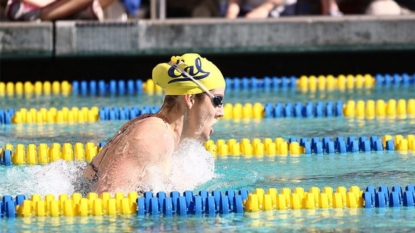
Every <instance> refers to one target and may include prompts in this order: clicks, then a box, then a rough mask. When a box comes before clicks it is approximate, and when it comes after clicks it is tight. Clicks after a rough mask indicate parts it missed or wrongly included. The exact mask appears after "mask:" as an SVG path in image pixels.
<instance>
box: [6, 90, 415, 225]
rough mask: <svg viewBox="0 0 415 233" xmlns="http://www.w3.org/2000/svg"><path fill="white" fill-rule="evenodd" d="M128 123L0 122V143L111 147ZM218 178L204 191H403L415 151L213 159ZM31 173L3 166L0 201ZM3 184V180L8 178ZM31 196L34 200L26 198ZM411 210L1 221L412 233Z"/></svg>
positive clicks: (406, 127) (396, 128)
mask: <svg viewBox="0 0 415 233" xmlns="http://www.w3.org/2000/svg"><path fill="white" fill-rule="evenodd" d="M413 93H415V92H414V90H413V88H412V87H407V88H388V89H387V92H385V88H374V89H370V90H366V89H362V90H353V91H352V90H346V91H344V92H340V91H336V92H327V91H326V92H323V91H321V92H315V93H309V92H307V93H301V92H299V91H292V90H287V91H270V92H268V93H266V92H263V91H256V92H254V91H231V92H228V93H227V97H226V101H227V102H230V103H237V102H242V103H245V102H251V103H252V102H261V103H265V102H296V101H300V102H306V101H313V102H315V101H337V100H343V101H346V100H349V99H354V100H357V99H363V100H367V99H374V100H376V99H384V100H387V99H392V98H393V99H398V98H403V99H409V98H413V97H414V95H413ZM161 101H162V96H160V95H152V96H148V95H145V94H138V95H134V96H125V97H120V96H104V97H91V96H85V97H82V96H70V97H62V96H54V97H52V96H41V97H39V98H27V97H25V96H21V97H16V96H15V97H4V98H0V104H1V106H2V108H3V109H5V108H16V109H18V108H20V107H25V108H30V107H34V108H40V107H46V108H49V107H57V108H59V107H72V106H76V107H84V106H85V107H92V106H98V107H103V106H120V107H121V106H144V105H160V104H161ZM123 123H125V121H112V122H98V123H85V124H43V125H37V124H22V125H7V126H6V125H1V126H0V146H1V147H3V146H4V144H6V143H11V144H17V143H22V144H25V145H27V144H29V143H35V144H39V143H52V142H58V143H65V142H69V143H76V142H82V143H86V142H94V143H99V142H101V141H105V140H108V139H109V138H110V137H111V136H112V135H113V134H114V132H116V131H117V130H118V128H119V127H120V126H121V125H122V124H123ZM414 129H415V119H373V120H365V119H355V118H336V117H333V118H320V119H315V118H310V119H294V118H292V119H262V120H240V121H234V120H221V121H219V122H218V123H217V125H216V126H215V134H214V135H212V139H213V140H217V139H225V140H227V139H230V138H235V139H238V140H239V139H242V138H250V139H253V138H261V139H263V138H266V137H270V138H275V137H283V138H285V139H288V138H289V137H297V138H300V137H308V138H311V137H324V136H329V137H332V138H334V137H337V136H344V137H347V136H356V137H359V136H372V135H377V136H379V137H382V136H383V135H385V134H390V135H396V134H402V135H404V136H406V135H407V134H414V132H415V130H414ZM215 166H216V169H215V174H216V176H215V178H214V179H213V180H211V181H209V182H207V183H205V184H203V185H201V186H199V187H197V188H196V190H195V191H198V190H203V189H204V190H209V191H212V190H215V189H220V190H223V191H225V190H228V189H236V190H237V189H240V188H246V189H248V190H249V191H253V190H254V189H255V188H263V189H265V190H266V189H268V188H277V189H278V190H280V189H282V188H286V187H287V188H291V189H294V188H295V187H303V188H304V189H305V190H308V189H309V188H310V187H319V188H320V189H322V188H324V187H327V186H329V187H332V188H333V189H336V188H337V187H339V186H344V187H346V188H347V189H349V188H350V186H353V185H357V186H359V187H360V188H361V189H364V188H365V187H366V186H368V185H373V186H375V187H378V186H380V185H387V186H389V187H392V186H393V185H401V186H405V185H407V184H413V183H415V181H414V177H415V176H414V175H415V169H414V167H415V153H413V152H407V153H400V152H379V153H376V152H372V153H355V154H353V153H348V154H343V155H340V154H334V155H307V156H305V155H302V156H274V157H268V156H262V157H255V156H252V157H244V156H240V157H230V156H225V157H219V156H218V157H216V159H215ZM30 169H33V167H32V168H29V166H22V167H17V166H12V167H4V166H0V176H1V177H3V180H2V184H1V188H0V190H1V192H0V196H2V195H6V194H10V195H17V194H20V193H17V190H16V188H15V186H13V185H16V182H19V180H18V179H17V178H13V179H7V177H15V176H10V175H11V174H29V173H27V171H29V170H30ZM5 177H6V179H4V178H5ZM24 194H26V195H28V196H30V194H31V193H24ZM414 217H415V210H414V209H413V208H412V209H411V208H406V207H405V208H404V207H402V208H376V209H364V208H359V209H349V208H344V209H329V210H321V209H316V210H295V211H294V210H287V211H268V212H257V213H244V214H241V215H236V214H230V215H217V216H213V217H212V216H199V217H198V216H189V217H179V216H173V217H164V216H163V217H160V216H146V217H137V216H135V215H130V216H118V217H116V218H112V217H87V218H80V217H73V218H68V217H61V218H39V217H32V218H17V219H2V220H0V232H9V231H15V232H20V231H74V232H84V231H99V232H120V231H125V232H142V231H144V232H179V231H180V232H182V231H189V232H222V231H232V232H246V231H250V232H276V231H277V230H278V232H293V231H301V232H316V231H317V232H325V231H327V232H333V231H336V232H337V231H347V232H363V231H368V232H413V231H414V230H415V222H414V221H413V219H414Z"/></svg>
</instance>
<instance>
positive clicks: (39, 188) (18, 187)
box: [0, 160, 86, 197]
mask: <svg viewBox="0 0 415 233" xmlns="http://www.w3.org/2000/svg"><path fill="white" fill-rule="evenodd" d="M85 165H86V163H85V162H67V161H64V160H58V161H56V162H53V163H50V164H48V165H44V166H40V165H37V166H26V167H19V166H12V167H9V168H7V169H6V170H5V179H4V181H3V182H4V185H1V186H0V196H3V195H13V196H14V195H18V194H24V195H26V196H27V197H30V196H32V195H33V194H40V195H41V196H45V195H46V194H54V195H55V197H58V195H59V194H63V193H66V194H68V195H72V193H74V183H75V182H76V181H77V180H78V179H79V177H80V175H81V174H82V171H83V168H84V167H85Z"/></svg>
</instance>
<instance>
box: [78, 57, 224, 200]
mask: <svg viewBox="0 0 415 233" xmlns="http://www.w3.org/2000/svg"><path fill="white" fill-rule="evenodd" d="M152 79H153V80H154V82H155V83H156V84H157V85H159V86H160V87H162V89H163V90H164V92H165V96H164V103H163V105H162V107H161V109H160V111H159V112H158V113H156V114H154V115H152V114H146V115H142V116H139V117H137V118H135V119H133V120H131V121H129V122H127V123H125V124H124V125H123V126H122V127H121V128H120V130H119V131H118V132H117V133H116V134H115V135H114V136H113V137H112V139H110V140H109V142H108V143H107V144H106V145H105V146H104V147H103V148H102V150H101V151H100V152H99V153H98V154H97V155H96V156H95V157H94V159H93V160H92V161H91V163H89V164H88V165H87V167H86V169H85V172H84V177H85V178H86V179H87V180H89V181H90V182H91V183H92V184H91V187H90V191H91V192H97V193H99V194H100V193H103V192H110V193H115V192H124V193H128V192H130V191H148V190H140V187H141V186H143V184H144V183H145V182H146V181H147V180H150V179H154V177H151V176H154V175H156V174H154V173H152V172H149V171H150V170H152V169H150V168H154V167H158V168H160V169H161V171H162V172H161V175H160V177H158V179H163V180H167V179H168V178H169V174H170V170H171V158H172V154H173V153H174V151H175V150H176V149H177V148H178V146H179V144H180V143H181V142H182V141H184V140H185V139H195V140H198V141H200V142H201V143H202V142H205V141H207V140H209V138H210V135H211V134H212V133H213V128H212V126H213V125H214V124H215V123H216V122H217V120H218V118H220V117H222V116H223V114H224V110H223V104H222V100H223V98H224V93H225V86H226V85H225V80H224V78H223V75H222V73H221V72H220V70H219V69H218V68H217V67H216V66H215V65H214V64H213V63H212V62H210V61H208V60H207V59H205V58H202V57H201V56H200V55H198V54H194V53H187V54H184V55H182V56H174V57H172V58H171V61H170V62H168V63H160V64H158V65H157V66H156V67H155V68H154V69H153V73H152Z"/></svg>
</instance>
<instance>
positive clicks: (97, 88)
mask: <svg viewBox="0 0 415 233" xmlns="http://www.w3.org/2000/svg"><path fill="white" fill-rule="evenodd" d="M142 92H143V81H142V80H141V79H136V80H133V79H129V80H126V81H125V80H122V79H119V80H118V79H117V80H115V79H112V80H110V81H108V82H106V81H104V80H98V82H97V81H96V80H90V81H86V80H82V81H78V80H74V81H72V93H73V94H76V95H83V96H84V95H96V94H98V95H105V94H110V95H126V94H129V95H131V94H136V93H142Z"/></svg>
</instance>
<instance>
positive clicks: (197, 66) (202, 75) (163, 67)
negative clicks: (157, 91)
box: [153, 53, 226, 95]
mask: <svg viewBox="0 0 415 233" xmlns="http://www.w3.org/2000/svg"><path fill="white" fill-rule="evenodd" d="M171 62H172V63H173V64H177V65H178V67H179V68H180V69H181V70H184V71H185V72H186V73H188V74H189V75H191V76H192V77H193V78H194V79H195V80H197V81H198V82H199V83H200V84H202V85H203V86H205V87H206V88H207V90H212V89H215V88H219V87H225V86H226V83H225V79H224V78H223V75H222V73H221V72H220V70H219V69H218V67H216V66H215V65H214V64H213V63H212V62H210V61H208V60H207V59H206V58H202V57H201V56H200V55H199V54H196V53H186V54H183V55H182V56H173V57H172V58H171ZM153 81H154V82H155V83H156V84H157V85H159V86H160V87H161V88H163V90H164V91H165V93H166V95H186V94H199V93H203V92H204V91H203V89H201V88H200V87H199V86H198V85H197V84H196V83H195V82H193V81H192V80H191V79H190V78H188V77H187V76H186V75H184V74H182V73H181V72H180V71H179V70H177V69H176V68H175V67H173V66H172V65H170V64H169V63H160V64H158V65H156V67H154V69H153Z"/></svg>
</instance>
